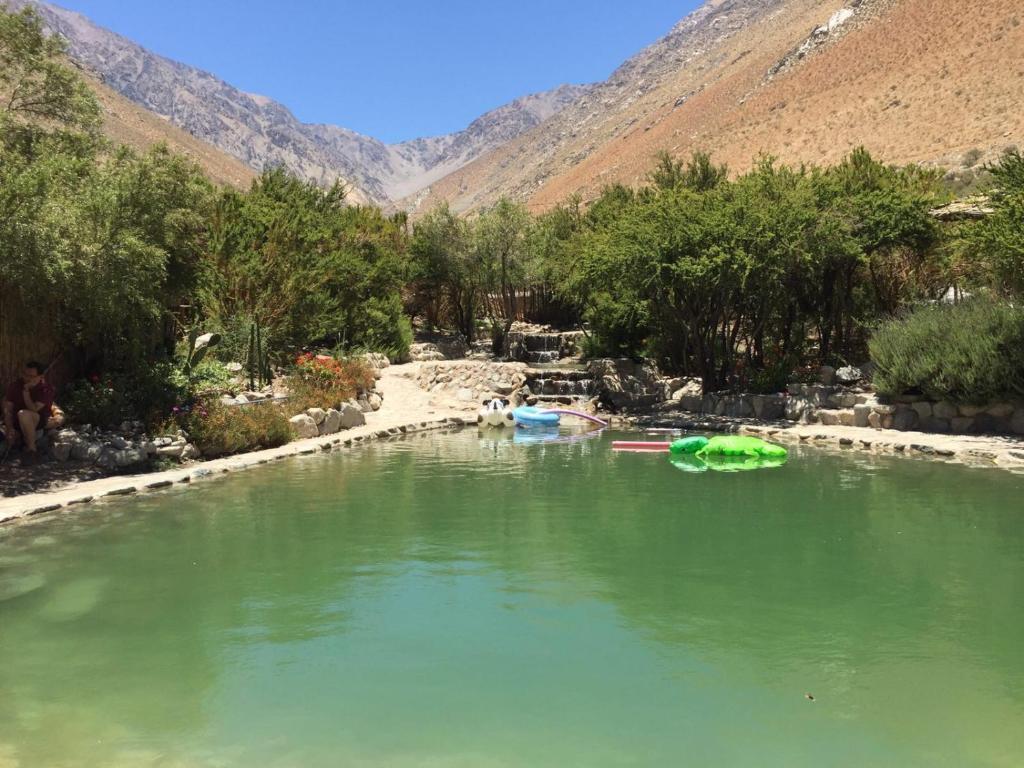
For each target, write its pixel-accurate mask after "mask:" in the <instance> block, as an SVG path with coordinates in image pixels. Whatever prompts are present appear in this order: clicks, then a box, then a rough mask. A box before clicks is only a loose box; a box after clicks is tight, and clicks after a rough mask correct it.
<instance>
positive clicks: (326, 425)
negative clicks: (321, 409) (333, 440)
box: [317, 408, 341, 435]
mask: <svg viewBox="0 0 1024 768" xmlns="http://www.w3.org/2000/svg"><path fill="white" fill-rule="evenodd" d="M317 429H318V430H319V431H320V434H321V435H333V434H334V433H335V432H338V431H340V430H341V411H338V410H335V409H334V408H329V409H328V410H327V414H326V415H325V416H324V420H323V421H322V422H320V424H319V425H318V426H317Z"/></svg>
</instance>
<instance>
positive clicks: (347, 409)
mask: <svg viewBox="0 0 1024 768" xmlns="http://www.w3.org/2000/svg"><path fill="white" fill-rule="evenodd" d="M339 412H340V413H341V428H342V429H352V428H353V427H361V426H363V425H364V424H365V423H366V416H365V415H364V414H363V411H362V409H361V408H360V407H359V405H358V404H357V403H353V402H352V401H351V400H349V401H348V402H347V403H342V404H341V408H340V409H339Z"/></svg>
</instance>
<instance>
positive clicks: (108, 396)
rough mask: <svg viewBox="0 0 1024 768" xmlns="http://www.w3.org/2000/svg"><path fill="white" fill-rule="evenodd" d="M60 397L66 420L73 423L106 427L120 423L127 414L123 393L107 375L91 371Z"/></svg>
mask: <svg viewBox="0 0 1024 768" xmlns="http://www.w3.org/2000/svg"><path fill="white" fill-rule="evenodd" d="M62 399H63V401H64V402H63V404H62V405H63V408H64V410H65V412H66V413H67V415H68V420H69V421H71V422H72V423H75V424H95V425H96V426H101V427H106V426H110V425H112V424H119V423H121V422H122V421H124V419H125V417H126V414H127V404H126V402H125V397H124V395H123V394H122V393H121V392H120V391H119V390H118V389H116V388H115V387H114V380H113V378H111V377H110V376H105V377H101V376H99V375H98V374H93V375H91V376H89V377H88V378H86V379H82V380H81V381H76V382H75V383H74V384H72V385H71V386H70V387H68V389H67V392H66V393H65V394H64V397H63V398H62Z"/></svg>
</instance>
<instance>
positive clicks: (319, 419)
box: [306, 408, 327, 426]
mask: <svg viewBox="0 0 1024 768" xmlns="http://www.w3.org/2000/svg"><path fill="white" fill-rule="evenodd" d="M306 415H307V416H309V418H311V419H312V420H313V423H314V424H316V425H317V426H320V425H321V424H323V423H324V419H326V418H327V411H325V410H324V409H323V408H307V409H306Z"/></svg>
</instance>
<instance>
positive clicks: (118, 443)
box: [110, 435, 129, 451]
mask: <svg viewBox="0 0 1024 768" xmlns="http://www.w3.org/2000/svg"><path fill="white" fill-rule="evenodd" d="M110 444H111V445H112V446H113V447H114V448H116V449H117V450H119V451H123V450H124V449H125V448H127V447H128V445H129V443H128V441H127V440H125V439H124V438H123V437H121V436H120V435H118V436H116V437H115V438H114V439H113V440H111V441H110Z"/></svg>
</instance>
